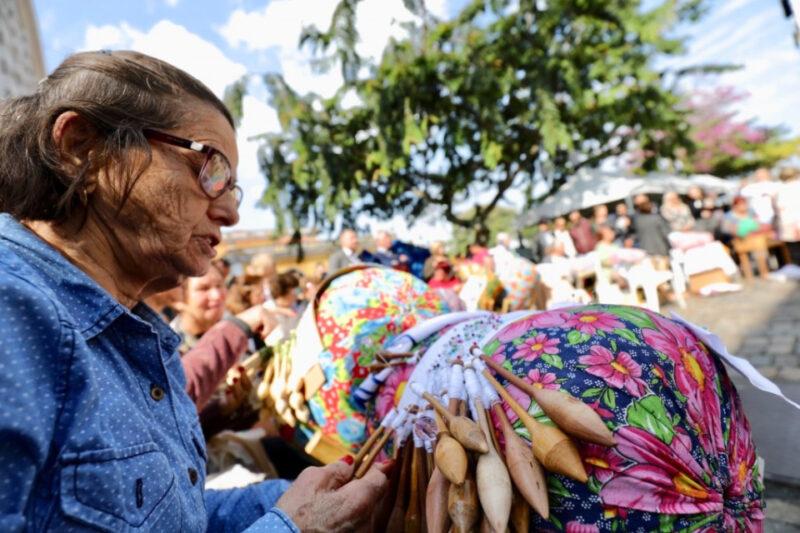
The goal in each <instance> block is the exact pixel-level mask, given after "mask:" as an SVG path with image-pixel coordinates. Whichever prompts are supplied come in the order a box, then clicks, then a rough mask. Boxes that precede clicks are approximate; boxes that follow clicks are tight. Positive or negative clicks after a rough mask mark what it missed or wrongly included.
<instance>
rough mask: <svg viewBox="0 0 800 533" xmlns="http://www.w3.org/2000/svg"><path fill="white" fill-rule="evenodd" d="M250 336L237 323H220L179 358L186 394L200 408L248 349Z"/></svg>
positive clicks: (226, 321) (225, 321)
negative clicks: (184, 379)
mask: <svg viewBox="0 0 800 533" xmlns="http://www.w3.org/2000/svg"><path fill="white" fill-rule="evenodd" d="M248 338H249V335H248V334H247V333H246V332H245V331H244V329H243V328H242V327H240V326H239V325H238V324H237V323H234V322H232V321H230V320H223V321H222V322H220V323H219V324H216V325H215V326H214V327H212V328H211V329H210V330H208V331H207V332H206V333H205V334H204V335H203V336H202V337H201V338H200V341H199V342H198V343H197V345H196V346H195V347H194V348H192V349H191V350H189V351H188V352H186V355H184V356H183V357H182V358H181V364H182V365H183V372H184V374H186V392H187V393H188V394H189V397H190V398H191V399H192V401H193V402H194V403H195V405H196V406H197V410H198V411H200V410H201V409H203V407H204V406H205V404H206V403H207V402H208V400H209V399H210V398H211V396H212V395H213V394H214V390H215V389H216V388H217V385H218V384H219V382H220V381H222V379H223V378H224V377H225V373H226V372H227V371H228V369H230V368H231V367H232V366H233V365H234V364H236V361H238V360H239V358H240V357H241V356H242V354H243V353H244V352H245V350H246V349H247V340H248Z"/></svg>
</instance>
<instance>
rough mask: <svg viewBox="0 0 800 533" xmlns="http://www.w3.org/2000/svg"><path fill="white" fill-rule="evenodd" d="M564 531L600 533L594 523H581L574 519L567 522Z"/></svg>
mask: <svg viewBox="0 0 800 533" xmlns="http://www.w3.org/2000/svg"><path fill="white" fill-rule="evenodd" d="M564 531H566V533H600V530H599V529H598V528H597V526H596V525H594V524H582V523H580V522H577V521H575V520H573V521H572V522H567V527H566V529H565V530H564Z"/></svg>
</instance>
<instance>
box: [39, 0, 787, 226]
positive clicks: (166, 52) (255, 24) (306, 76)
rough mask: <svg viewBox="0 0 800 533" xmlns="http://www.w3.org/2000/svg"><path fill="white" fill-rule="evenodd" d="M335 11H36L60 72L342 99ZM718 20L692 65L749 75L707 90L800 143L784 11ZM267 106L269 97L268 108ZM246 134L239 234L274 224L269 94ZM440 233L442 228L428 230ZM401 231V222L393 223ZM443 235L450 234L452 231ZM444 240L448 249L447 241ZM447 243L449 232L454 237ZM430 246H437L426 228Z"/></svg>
mask: <svg viewBox="0 0 800 533" xmlns="http://www.w3.org/2000/svg"><path fill="white" fill-rule="evenodd" d="M335 3H336V2H335V0H271V1H270V0H193V1H190V0H137V1H129V2H115V1H108V0H106V1H105V2H100V1H97V0H34V6H35V8H36V11H37V15H38V19H39V25H40V30H41V36H42V41H43V49H44V54H45V62H46V66H47V68H48V70H52V69H53V68H55V67H56V66H57V65H58V63H59V62H60V61H61V60H62V59H63V58H64V57H65V56H67V55H68V54H70V53H72V52H75V51H77V50H83V49H98V48H107V49H118V48H133V49H137V50H140V51H142V52H145V53H149V54H151V55H155V56H158V57H161V58H162V59H165V60H167V61H170V62H172V63H174V64H176V65H178V66H179V67H181V68H183V69H185V70H187V71H189V72H190V73H192V74H194V75H195V76H196V77H198V78H200V79H201V80H202V81H204V82H205V83H206V84H208V85H209V86H210V87H211V88H212V90H214V91H215V92H217V93H218V94H221V93H222V91H223V90H224V87H225V86H226V85H227V84H229V83H231V82H232V81H234V80H236V79H237V78H239V77H240V76H241V75H243V74H245V73H247V72H250V73H262V72H267V71H280V72H282V73H283V74H284V76H285V77H286V78H287V80H288V81H289V82H290V83H291V84H292V85H293V86H294V87H296V88H298V89H300V90H309V91H310V90H313V91H316V92H320V93H323V94H325V93H330V92H332V91H333V90H334V89H335V87H336V86H337V85H338V82H339V79H338V74H337V73H335V72H332V73H330V74H327V75H323V76H318V75H315V74H314V73H313V72H312V71H311V69H310V68H309V64H308V54H307V53H306V52H303V51H298V50H297V47H296V44H297V38H298V36H299V33H300V29H301V28H302V27H303V26H304V25H306V24H309V23H315V24H317V25H318V26H320V27H324V26H325V25H326V23H327V22H328V21H329V20H330V16H331V13H332V9H333V6H334V5H335ZM462 3H463V0H428V2H427V5H428V7H429V9H431V11H432V12H434V13H435V14H437V15H440V16H447V15H448V14H450V13H452V12H453V10H454V9H455V8H456V7H457V6H458V5H461V4H462ZM710 6H711V9H710V12H709V14H708V16H706V17H705V19H704V20H703V21H702V22H701V23H700V24H698V25H695V26H692V27H690V28H687V30H686V33H687V34H688V35H689V36H690V41H689V53H688V55H687V57H686V58H685V59H682V60H681V61H680V62H691V63H735V64H742V65H744V68H743V69H742V70H740V71H737V72H734V73H729V74H725V75H723V76H721V77H719V78H717V79H701V80H698V81H697V82H696V84H697V85H698V87H701V88H702V87H706V86H709V85H711V84H723V85H734V86H736V87H738V88H740V89H742V90H744V91H746V92H748V93H749V94H750V97H749V98H748V99H747V100H745V101H744V102H741V103H740V105H739V111H740V115H741V116H742V117H743V118H744V117H747V118H754V119H756V120H757V121H758V122H759V123H762V124H769V125H777V124H784V125H785V126H786V127H788V128H789V129H791V130H792V131H793V132H794V133H795V134H797V133H800V49H798V48H797V47H795V45H794V42H793V39H792V27H791V23H790V21H789V20H787V19H785V18H784V17H783V12H782V10H781V7H780V2H779V1H778V0H716V1H712V2H711V3H710ZM358 15H359V27H360V33H361V37H362V43H361V45H360V52H361V53H362V54H365V55H371V56H373V57H376V56H378V55H379V54H380V51H381V50H382V48H383V45H384V44H385V43H386V41H387V38H388V36H390V35H401V34H402V30H401V28H400V25H399V24H398V22H401V21H404V20H409V19H410V18H411V15H410V14H409V13H408V12H407V11H406V10H405V9H404V8H403V6H402V1H401V0H363V1H362V3H361V5H360V7H359V13H358ZM258 96H261V98H258ZM244 113H245V117H244V121H243V124H242V126H241V128H240V131H239V148H240V164H239V169H238V173H239V179H240V182H241V183H242V185H243V188H244V189H245V200H244V203H243V208H242V222H240V225H239V227H242V228H259V227H268V226H271V225H272V224H273V220H272V218H271V215H270V214H269V213H267V212H266V211H264V210H260V209H256V208H255V206H254V204H255V202H256V200H257V199H258V197H259V196H260V193H261V190H262V189H263V177H262V176H261V175H260V173H259V171H258V166H257V163H256V158H255V150H256V146H255V144H254V143H252V142H249V141H247V138H248V137H250V136H252V135H255V134H258V133H262V132H264V131H269V130H274V129H277V127H278V125H277V118H276V117H275V114H274V112H272V110H271V109H269V108H268V107H267V106H266V105H265V104H264V98H263V94H261V95H259V94H258V93H256V94H255V95H254V96H251V97H248V98H247V99H246V100H245V107H244ZM428 222H430V221H428ZM392 223H393V224H396V223H398V221H393V222H392ZM441 231H445V230H444V229H442V230H441ZM435 233H436V232H434V238H440V236H438V235H435ZM442 235H443V233H442ZM425 236H426V237H430V236H431V230H430V228H429V227H428V228H425Z"/></svg>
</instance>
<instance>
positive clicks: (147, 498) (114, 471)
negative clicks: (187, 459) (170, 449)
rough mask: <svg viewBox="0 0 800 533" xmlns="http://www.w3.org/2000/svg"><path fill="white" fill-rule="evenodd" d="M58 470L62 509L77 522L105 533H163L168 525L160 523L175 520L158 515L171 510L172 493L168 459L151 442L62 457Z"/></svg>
mask: <svg viewBox="0 0 800 533" xmlns="http://www.w3.org/2000/svg"><path fill="white" fill-rule="evenodd" d="M62 465H63V468H62V473H61V508H62V511H63V512H64V513H65V514H66V515H67V516H69V517H71V518H74V519H76V520H79V521H80V522H84V523H87V524H89V525H92V526H95V527H98V528H101V529H105V530H109V531H131V530H137V529H142V530H150V529H153V528H158V529H160V530H163V529H169V524H167V523H164V522H163V520H162V518H165V519H167V521H168V522H169V521H170V516H172V517H173V519H175V517H177V516H180V513H174V512H173V513H168V514H167V515H165V516H162V515H164V511H166V510H167V509H168V508H170V507H173V508H174V506H175V500H176V490H177V488H176V486H175V474H174V472H173V469H172V466H171V465H170V463H169V460H168V459H167V456H166V455H164V453H162V452H161V451H159V449H158V447H157V446H156V445H155V444H154V443H152V442H150V443H145V444H138V445H135V446H128V447H125V448H110V449H102V450H92V451H84V452H77V453H68V454H64V456H63V457H62ZM173 510H174V509H173ZM178 520H179V519H178ZM174 526H175V527H176V528H178V527H179V524H178V523H176V524H174Z"/></svg>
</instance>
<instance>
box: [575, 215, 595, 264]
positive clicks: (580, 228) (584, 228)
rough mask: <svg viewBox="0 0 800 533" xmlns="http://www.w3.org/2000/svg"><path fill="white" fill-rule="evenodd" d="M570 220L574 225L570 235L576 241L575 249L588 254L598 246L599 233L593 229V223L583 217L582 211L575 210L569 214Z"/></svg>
mask: <svg viewBox="0 0 800 533" xmlns="http://www.w3.org/2000/svg"><path fill="white" fill-rule="evenodd" d="M569 221H570V222H571V223H572V227H571V228H570V230H569V235H570V237H572V241H573V242H574V243H575V249H576V250H577V251H578V253H579V254H588V253H589V252H591V251H593V250H594V247H595V246H597V235H595V233H594V230H593V229H592V223H591V222H589V221H588V220H587V219H585V218H583V216H582V215H581V213H580V211H573V212H572V213H570V214H569Z"/></svg>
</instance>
